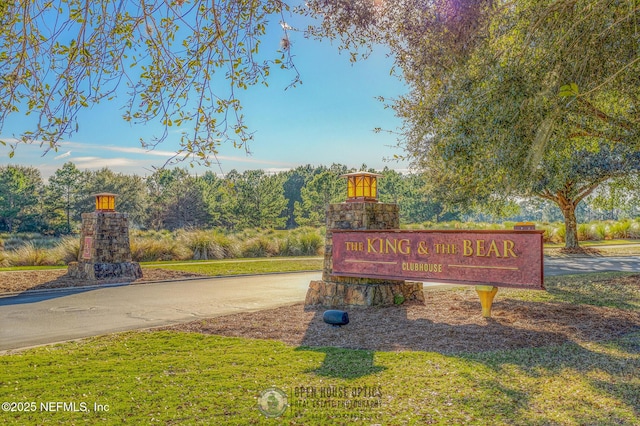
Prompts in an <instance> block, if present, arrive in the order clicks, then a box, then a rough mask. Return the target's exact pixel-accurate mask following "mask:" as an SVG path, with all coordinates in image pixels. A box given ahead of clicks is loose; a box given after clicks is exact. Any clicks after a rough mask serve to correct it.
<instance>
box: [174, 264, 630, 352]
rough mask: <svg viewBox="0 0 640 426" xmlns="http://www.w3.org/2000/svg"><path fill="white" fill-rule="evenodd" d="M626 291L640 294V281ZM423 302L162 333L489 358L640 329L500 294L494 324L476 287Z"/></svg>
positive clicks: (605, 313) (620, 318) (591, 310)
mask: <svg viewBox="0 0 640 426" xmlns="http://www.w3.org/2000/svg"><path fill="white" fill-rule="evenodd" d="M629 285H633V286H636V287H637V288H638V290H639V291H640V277H634V280H633V281H630V282H629ZM425 293H426V303H425V304H424V305H420V304H406V305H402V306H390V307H374V308H349V309H346V311H347V313H348V315H349V324H347V325H346V326H343V327H334V326H330V325H328V324H326V323H325V322H324V321H323V313H324V311H325V310H326V309H323V308H319V309H305V307H304V305H303V304H297V305H293V306H287V307H282V308H277V309H271V310H266V311H259V312H251V313H239V314H234V315H228V316H223V317H217V318H210V319H206V320H200V321H194V322H191V323H188V324H180V325H177V326H174V327H166V328H165V329H172V330H180V331H191V332H196V333H204V334H216V335H223V336H237V337H248V338H255V339H273V340H279V341H282V342H284V343H286V344H289V345H293V346H312V347H313V346H315V347H318V346H332V347H340V348H352V349H367V350H375V351H404V350H415V351H429V352H440V353H443V354H451V353H460V352H484V351H493V350H505V349H517V348H530V347H540V346H546V345H558V344H562V343H565V342H586V341H599V340H606V339H611V338H614V337H616V336H620V335H623V334H627V333H630V332H633V331H637V330H640V312H636V311H627V310H619V309H611V308H603V307H596V306H587V305H573V304H570V303H540V302H523V301H520V300H515V299H509V290H507V289H500V291H499V292H498V295H497V296H496V299H495V301H494V304H493V309H492V316H491V318H489V319H486V318H483V317H482V315H481V307H480V301H479V299H478V295H477V294H476V292H475V290H474V289H473V288H470V289H466V290H427V291H426V292H425Z"/></svg>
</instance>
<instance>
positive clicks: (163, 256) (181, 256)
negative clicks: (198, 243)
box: [130, 236, 193, 262]
mask: <svg viewBox="0 0 640 426" xmlns="http://www.w3.org/2000/svg"><path fill="white" fill-rule="evenodd" d="M130 246H131V257H132V259H133V260H134V261H136V262H153V261H162V260H187V259H190V258H191V257H192V256H193V252H191V251H190V250H189V249H188V248H187V247H185V246H183V245H180V244H178V242H177V241H176V239H175V238H173V237H170V238H162V239H155V238H144V237H140V236H136V237H133V238H130Z"/></svg>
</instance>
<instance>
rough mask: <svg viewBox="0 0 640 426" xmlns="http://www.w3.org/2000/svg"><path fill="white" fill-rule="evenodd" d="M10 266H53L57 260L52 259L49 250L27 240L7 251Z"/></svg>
mask: <svg viewBox="0 0 640 426" xmlns="http://www.w3.org/2000/svg"><path fill="white" fill-rule="evenodd" d="M6 256H7V262H8V264H9V266H52V265H55V264H56V261H55V260H54V259H52V257H51V255H50V253H49V250H47V249H43V248H40V247H38V246H37V245H35V244H34V243H32V242H27V243H26V244H23V245H22V246H20V247H18V248H17V249H15V250H11V251H7V252H6Z"/></svg>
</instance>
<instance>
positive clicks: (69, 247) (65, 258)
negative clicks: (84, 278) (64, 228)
mask: <svg viewBox="0 0 640 426" xmlns="http://www.w3.org/2000/svg"><path fill="white" fill-rule="evenodd" d="M79 253H80V239H79V238H78V237H64V238H62V239H61V240H60V241H59V242H58V244H57V245H56V246H55V247H54V248H53V249H51V256H52V258H53V259H55V264H56V265H68V264H69V262H73V261H76V260H78V255H79Z"/></svg>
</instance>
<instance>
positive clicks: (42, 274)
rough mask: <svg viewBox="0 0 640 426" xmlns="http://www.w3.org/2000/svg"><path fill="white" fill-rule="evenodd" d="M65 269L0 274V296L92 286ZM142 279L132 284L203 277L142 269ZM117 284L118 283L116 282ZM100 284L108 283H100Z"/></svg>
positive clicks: (163, 270) (162, 270)
mask: <svg viewBox="0 0 640 426" xmlns="http://www.w3.org/2000/svg"><path fill="white" fill-rule="evenodd" d="M66 274H67V270H66V269H51V270H40V271H12V272H6V271H5V272H0V294H1V293H19V292H23V291H27V290H46V289H54V288H67V287H84V286H87V285H93V284H95V283H90V282H87V281H81V280H74V279H71V278H69V277H68V276H67V275H66ZM142 274H143V277H142V278H140V279H139V280H136V281H133V283H143V282H156V281H167V280H176V279H184V278H195V277H205V276H204V275H198V274H192V273H189V272H180V271H170V270H165V269H157V268H142ZM116 281H117V282H120V281H118V280H116ZM101 283H102V284H105V283H108V282H105V281H101Z"/></svg>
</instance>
